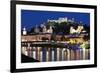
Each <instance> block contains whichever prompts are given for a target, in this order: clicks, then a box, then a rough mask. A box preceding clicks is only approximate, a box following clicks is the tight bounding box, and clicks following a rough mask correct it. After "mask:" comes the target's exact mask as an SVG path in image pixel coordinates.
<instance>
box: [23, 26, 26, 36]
mask: <svg viewBox="0 0 100 73" xmlns="http://www.w3.org/2000/svg"><path fill="white" fill-rule="evenodd" d="M23 35H27V31H26V28H25V27H24V28H23Z"/></svg>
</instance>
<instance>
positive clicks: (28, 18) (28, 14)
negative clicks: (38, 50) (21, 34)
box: [21, 10, 90, 30]
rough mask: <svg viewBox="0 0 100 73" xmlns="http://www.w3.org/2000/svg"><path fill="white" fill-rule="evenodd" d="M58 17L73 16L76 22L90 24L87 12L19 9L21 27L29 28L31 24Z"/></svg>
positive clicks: (34, 24) (38, 23)
mask: <svg viewBox="0 0 100 73" xmlns="http://www.w3.org/2000/svg"><path fill="white" fill-rule="evenodd" d="M59 17H67V18H68V19H72V18H74V20H75V22H77V23H79V22H80V21H81V22H82V23H83V24H86V25H90V14H89V13H76V12H55V11H36V10H21V27H22V28H23V27H25V28H26V29H27V30H30V29H31V28H32V27H33V26H36V25H40V24H42V23H46V22H47V20H48V19H50V20H51V19H53V20H57V19H58V18H59Z"/></svg>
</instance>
